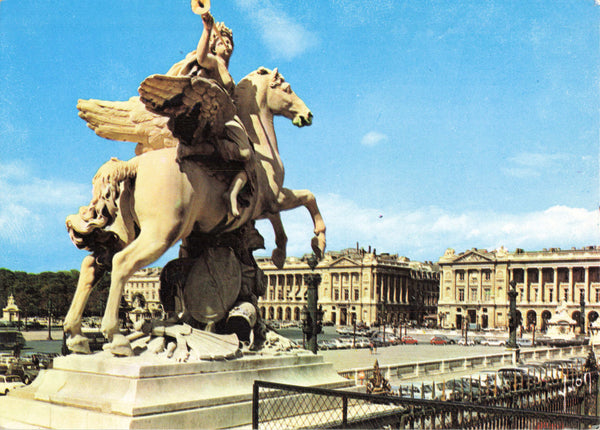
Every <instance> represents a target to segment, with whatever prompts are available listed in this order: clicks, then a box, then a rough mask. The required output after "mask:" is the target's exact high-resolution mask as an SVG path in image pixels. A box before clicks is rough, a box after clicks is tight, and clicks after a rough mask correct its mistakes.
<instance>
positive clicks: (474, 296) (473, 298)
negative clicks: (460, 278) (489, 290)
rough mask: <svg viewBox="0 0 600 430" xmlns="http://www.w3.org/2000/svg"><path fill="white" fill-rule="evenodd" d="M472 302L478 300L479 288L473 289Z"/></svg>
mask: <svg viewBox="0 0 600 430" xmlns="http://www.w3.org/2000/svg"><path fill="white" fill-rule="evenodd" d="M471 300H477V288H471Z"/></svg>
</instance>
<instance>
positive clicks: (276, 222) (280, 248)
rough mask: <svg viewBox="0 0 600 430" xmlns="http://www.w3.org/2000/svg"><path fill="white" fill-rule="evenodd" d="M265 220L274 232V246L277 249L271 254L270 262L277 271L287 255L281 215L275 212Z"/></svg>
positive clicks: (281, 266)
mask: <svg viewBox="0 0 600 430" xmlns="http://www.w3.org/2000/svg"><path fill="white" fill-rule="evenodd" d="M267 218H268V219H269V221H270V222H271V225H272V226H273V231H274V232H275V245H277V247H276V248H275V249H273V252H272V253H271V260H272V261H273V264H274V265H275V266H276V267H277V268H278V269H282V268H283V265H284V264H285V258H286V255H287V252H286V246H287V241H288V239H287V236H286V234H285V230H284V229H283V223H282V222H281V215H280V214H279V212H277V213H276V214H273V215H267Z"/></svg>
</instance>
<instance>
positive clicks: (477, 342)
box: [471, 336, 485, 345]
mask: <svg viewBox="0 0 600 430" xmlns="http://www.w3.org/2000/svg"><path fill="white" fill-rule="evenodd" d="M471 339H473V342H475V345H481V342H483V341H484V340H485V337H484V336H473V337H471Z"/></svg>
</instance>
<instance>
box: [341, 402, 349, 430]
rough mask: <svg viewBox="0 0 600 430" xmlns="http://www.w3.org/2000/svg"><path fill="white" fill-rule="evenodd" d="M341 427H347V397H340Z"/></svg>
mask: <svg viewBox="0 0 600 430" xmlns="http://www.w3.org/2000/svg"><path fill="white" fill-rule="evenodd" d="M342 425H343V426H344V428H345V427H346V426H347V425H348V397H346V396H343V397H342Z"/></svg>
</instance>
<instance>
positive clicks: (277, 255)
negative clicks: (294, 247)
mask: <svg viewBox="0 0 600 430" xmlns="http://www.w3.org/2000/svg"><path fill="white" fill-rule="evenodd" d="M271 261H273V264H274V265H275V267H277V268H278V269H283V266H284V264H285V251H284V250H282V249H279V248H275V249H274V250H273V252H272V253H271Z"/></svg>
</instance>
